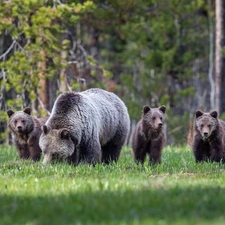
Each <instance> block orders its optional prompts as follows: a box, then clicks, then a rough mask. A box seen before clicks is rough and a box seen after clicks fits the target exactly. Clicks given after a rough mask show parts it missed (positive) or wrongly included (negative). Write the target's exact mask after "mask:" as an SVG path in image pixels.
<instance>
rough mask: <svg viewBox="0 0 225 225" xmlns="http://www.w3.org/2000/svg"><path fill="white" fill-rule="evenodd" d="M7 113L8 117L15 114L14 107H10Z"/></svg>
mask: <svg viewBox="0 0 225 225" xmlns="http://www.w3.org/2000/svg"><path fill="white" fill-rule="evenodd" d="M7 114H8V117H9V118H10V117H11V116H12V115H13V114H14V111H13V110H12V109H8V110H7Z"/></svg>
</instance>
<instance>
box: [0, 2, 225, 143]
mask: <svg viewBox="0 0 225 225" xmlns="http://www.w3.org/2000/svg"><path fill="white" fill-rule="evenodd" d="M0 5H1V7H0V85H1V88H0V142H1V143H6V142H8V141H9V138H8V137H9V135H8V132H7V114H6V110H7V109H9V108H12V109H14V110H22V109H23V108H25V107H27V106H29V107H31V108H32V114H33V115H36V116H45V115H47V114H48V113H49V112H51V109H52V106H53V104H54V101H55V99H56V97H57V96H58V95H59V94H60V93H62V92H64V91H67V90H74V91H82V90H86V89H88V88H93V87H99V88H103V89H105V90H109V91H112V92H114V93H116V94H117V95H118V96H119V97H120V98H121V99H122V100H123V101H124V102H125V104H126V105H127V107H128V110H129V114H130V117H131V121H132V128H133V127H134V126H135V124H136V123H137V121H138V120H139V119H140V117H141V114H142V107H143V106H144V105H150V106H151V107H158V106H160V105H162V104H164V105H166V107H167V117H168V118H167V134H168V135H167V143H168V144H184V143H190V142H191V137H192V126H193V119H194V112H195V110H197V109H200V110H203V111H209V110H212V109H216V110H218V111H219V113H220V117H222V118H225V115H224V112H225V103H224V101H225V98H223V97H222V96H223V90H224V89H225V77H224V76H225V75H224V76H223V70H224V66H225V63H223V62H224V58H223V55H224V52H225V50H224V49H223V46H224V44H225V43H224V42H225V41H224V38H223V36H224V34H223V33H224V32H225V29H224V26H225V25H224V22H223V21H225V19H224V17H225V15H223V14H224V13H223V11H224V12H225V3H223V1H222V0H216V1H213V0H189V1H186V0H164V1H162V0H161V1H160V0H124V1H121V0H108V1H106V0H93V1H76V0H61V1H60V0H52V1H51V0H23V1H22V0H0Z"/></svg>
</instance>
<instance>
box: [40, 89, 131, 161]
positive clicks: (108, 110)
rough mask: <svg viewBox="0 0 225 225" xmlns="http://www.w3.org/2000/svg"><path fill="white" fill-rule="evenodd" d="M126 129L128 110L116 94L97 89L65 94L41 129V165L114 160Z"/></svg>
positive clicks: (128, 126)
mask: <svg viewBox="0 0 225 225" xmlns="http://www.w3.org/2000/svg"><path fill="white" fill-rule="evenodd" d="M129 128H130V119H129V115H128V112H127V108H126V106H125V104H124V103H123V102H122V100H121V99H120V98H119V97H117V96H116V95H115V94H113V93H111V92H108V91H104V90H101V89H97V88H93V89H89V90H87V91H84V92H79V93H77V92H65V93H63V94H61V95H60V96H59V97H58V98H57V99H56V102H55V103H54V106H53V109H52V113H51V115H50V117H49V119H48V120H47V122H46V124H45V126H44V127H43V133H42V135H41V137H40V141H39V144H40V147H41V149H42V152H43V154H44V160H43V164H46V163H48V162H50V161H51V159H53V160H54V159H57V160H66V161H68V162H70V163H73V164H78V163H79V162H86V163H88V164H95V163H98V162H103V163H106V164H108V163H109V162H110V161H117V160H118V158H119V156H120V151H121V149H122V146H123V144H124V142H125V139H126V137H127V135H128V132H129Z"/></svg>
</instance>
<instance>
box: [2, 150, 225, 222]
mask: <svg viewBox="0 0 225 225" xmlns="http://www.w3.org/2000/svg"><path fill="white" fill-rule="evenodd" d="M0 148H1V151H0V159H1V161H0V178H1V183H0V188H1V194H0V201H1V205H0V210H1V223H2V224H5V225H8V224H32V225H34V224H56V225H57V224H65V225H67V224H121V225H122V224H162V223H163V224H177V225H178V224H179V225H180V224H191V223H193V224H223V223H224V219H225V216H224V206H225V205H224V202H225V194H224V190H223V188H224V185H225V179H224V178H225V175H224V165H219V164H217V163H199V164H196V163H195V162H194V158H193V154H192V152H191V150H190V149H189V148H186V147H175V146H168V147H166V148H165V149H164V151H163V160H162V164H160V165H155V166H149V165H148V164H147V162H146V163H145V164H144V166H140V165H136V164H135V163H134V161H133V158H132V153H131V149H130V148H124V149H123V151H122V154H121V157H120V159H119V161H118V163H115V164H111V165H108V166H105V165H101V164H99V165H96V166H95V167H93V166H88V165H79V166H77V167H73V166H71V165H68V164H63V163H62V164H53V165H48V166H43V165H42V164H41V162H38V163H34V162H31V161H21V160H19V159H18V158H16V151H15V149H14V148H12V147H7V146H0Z"/></svg>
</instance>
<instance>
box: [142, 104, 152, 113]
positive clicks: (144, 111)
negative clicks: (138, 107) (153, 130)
mask: <svg viewBox="0 0 225 225" xmlns="http://www.w3.org/2000/svg"><path fill="white" fill-rule="evenodd" d="M150 110H151V108H150V107H149V106H148V105H145V106H144V107H143V114H144V115H145V114H146V113H147V112H149V111H150Z"/></svg>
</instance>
